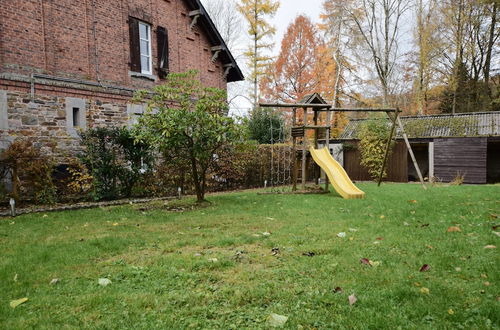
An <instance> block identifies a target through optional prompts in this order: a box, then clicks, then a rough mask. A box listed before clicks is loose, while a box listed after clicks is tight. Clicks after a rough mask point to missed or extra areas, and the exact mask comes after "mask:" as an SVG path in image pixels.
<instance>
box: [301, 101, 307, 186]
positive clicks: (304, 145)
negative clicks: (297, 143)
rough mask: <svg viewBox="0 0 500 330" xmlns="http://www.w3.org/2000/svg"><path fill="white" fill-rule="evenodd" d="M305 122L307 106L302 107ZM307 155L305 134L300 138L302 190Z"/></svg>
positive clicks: (305, 122)
mask: <svg viewBox="0 0 500 330" xmlns="http://www.w3.org/2000/svg"><path fill="white" fill-rule="evenodd" d="M306 124H307V108H304V125H306ZM306 155H307V136H306V134H304V137H303V138H302V190H306V174H307V171H306V157H307V156H306Z"/></svg>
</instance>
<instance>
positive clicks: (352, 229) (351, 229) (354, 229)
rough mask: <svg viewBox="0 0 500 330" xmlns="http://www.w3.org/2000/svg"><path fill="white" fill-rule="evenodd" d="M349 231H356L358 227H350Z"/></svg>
mask: <svg viewBox="0 0 500 330" xmlns="http://www.w3.org/2000/svg"><path fill="white" fill-rule="evenodd" d="M349 231H352V232H356V231H358V230H357V229H356V228H349Z"/></svg>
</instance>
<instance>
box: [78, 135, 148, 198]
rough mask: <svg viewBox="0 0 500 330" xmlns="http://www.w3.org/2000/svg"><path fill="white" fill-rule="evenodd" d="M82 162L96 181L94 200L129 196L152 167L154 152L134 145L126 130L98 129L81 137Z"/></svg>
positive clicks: (142, 144)
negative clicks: (82, 147)
mask: <svg viewBox="0 0 500 330" xmlns="http://www.w3.org/2000/svg"><path fill="white" fill-rule="evenodd" d="M80 137H81V141H82V145H83V146H84V148H85V152H83V153H82V154H81V155H80V159H81V161H82V163H83V164H84V165H85V166H86V167H87V168H88V170H89V172H90V175H91V176H92V178H93V197H94V199H95V200H102V199H116V198H118V197H122V196H123V197H130V196H131V194H132V191H133V188H134V186H135V185H136V184H137V183H138V181H139V180H140V179H141V177H142V176H143V175H144V174H145V172H147V171H150V170H151V169H152V165H153V152H152V149H151V148H150V147H149V146H148V145H147V144H145V143H139V142H135V140H134V138H133V137H132V135H131V133H130V131H129V130H128V129H127V128H124V127H123V128H116V127H113V128H107V127H98V128H93V129H89V130H87V131H85V132H82V133H81V134H80Z"/></svg>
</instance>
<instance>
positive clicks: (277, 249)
mask: <svg viewBox="0 0 500 330" xmlns="http://www.w3.org/2000/svg"><path fill="white" fill-rule="evenodd" d="M278 254H280V248H277V247H275V248H272V249H271V255H273V256H277V255H278Z"/></svg>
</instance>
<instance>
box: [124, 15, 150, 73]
mask: <svg viewBox="0 0 500 330" xmlns="http://www.w3.org/2000/svg"><path fill="white" fill-rule="evenodd" d="M129 29H130V71H133V72H139V73H141V74H144V75H152V74H153V64H152V55H151V42H152V38H151V25H150V24H148V23H145V22H143V21H139V20H138V19H136V18H133V17H130V18H129Z"/></svg>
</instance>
